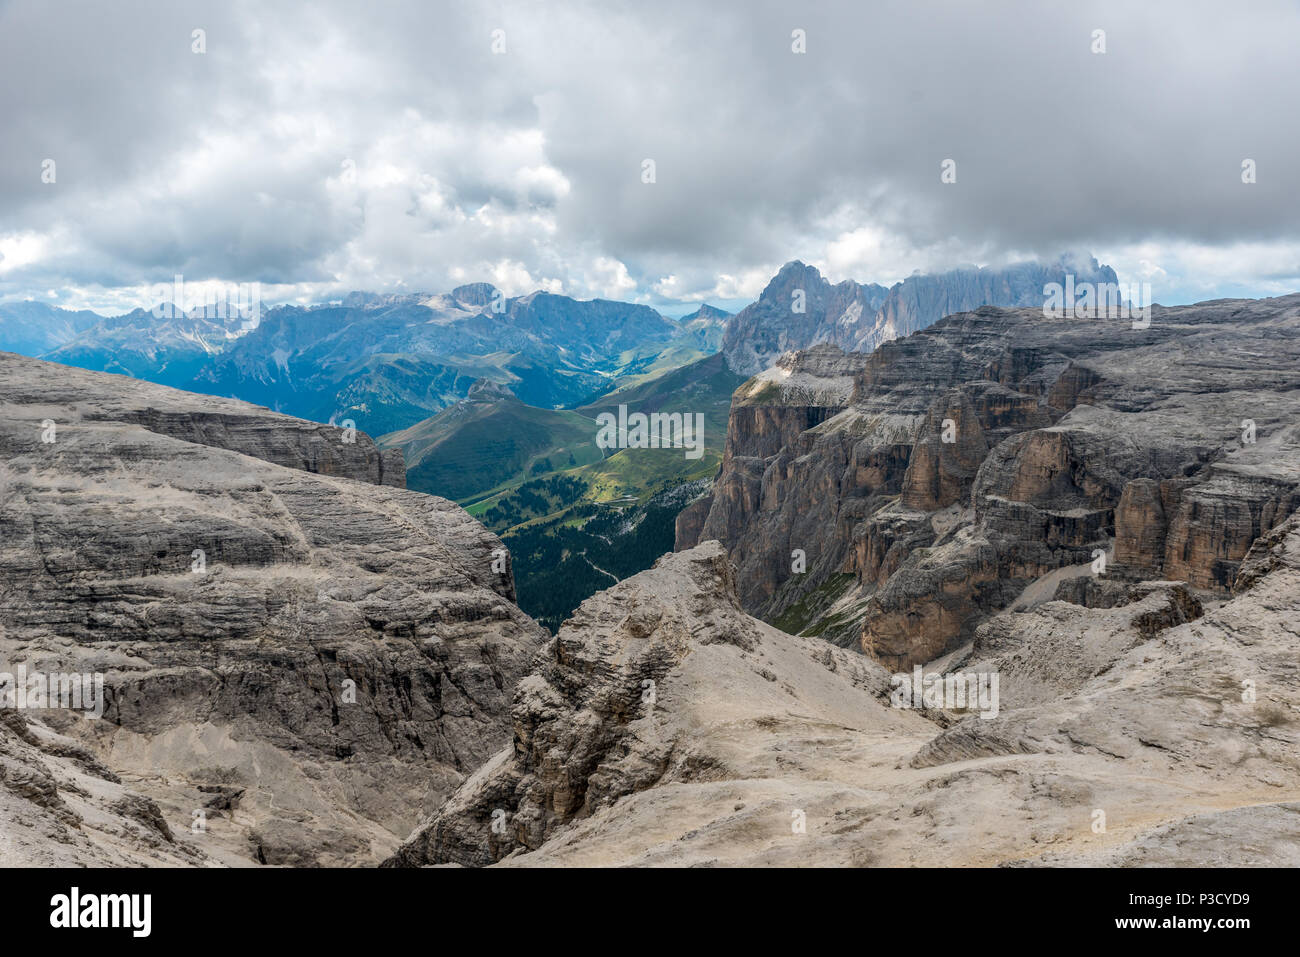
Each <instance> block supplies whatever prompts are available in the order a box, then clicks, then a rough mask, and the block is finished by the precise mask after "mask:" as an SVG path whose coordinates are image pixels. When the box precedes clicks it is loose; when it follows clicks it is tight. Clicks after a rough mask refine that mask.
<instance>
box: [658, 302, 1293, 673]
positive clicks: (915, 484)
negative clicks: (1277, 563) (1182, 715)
mask: <svg viewBox="0 0 1300 957" xmlns="http://www.w3.org/2000/svg"><path fill="white" fill-rule="evenodd" d="M1135 326H1136V327H1135ZM1298 330H1300V296H1286V297H1282V298H1278V299H1267V300H1258V301H1239V300H1233V301H1216V302H1209V303H1201V304H1199V305H1195V306H1186V307H1178V308H1171V309H1163V308H1160V307H1154V308H1153V309H1152V313H1151V315H1150V317H1149V322H1148V323H1146V324H1145V325H1144V324H1143V322H1142V321H1138V322H1137V323H1135V322H1133V321H1131V320H1130V319H1104V318H1060V319H1049V318H1045V317H1044V315H1043V311H1042V310H1041V309H1040V310H1028V309H1025V310H1008V309H997V308H991V307H990V308H982V309H979V310H977V311H975V312H973V313H963V314H958V315H954V316H950V317H948V318H946V319H944V320H943V321H941V322H939V323H937V324H935V325H933V326H931V327H929V328H928V329H925V330H923V331H921V332H919V333H917V334H915V335H912V336H909V337H907V338H905V339H900V340H896V341H894V342H890V343H886V344H884V345H882V346H880V347H879V348H878V349H876V350H875V351H874V352H873V353H871V354H870V355H861V354H851V353H850V354H845V353H839V352H838V351H836V350H834V349H833V348H832V347H821V348H819V349H816V350H809V351H806V352H802V353H797V354H794V355H791V356H789V357H787V358H785V359H783V360H782V362H781V363H779V364H778V365H777V366H775V367H774V368H773V369H771V370H769V371H767V372H765V373H763V374H761V375H759V376H756V377H754V378H753V379H751V380H749V381H748V382H747V383H746V384H745V385H743V386H741V387H740V389H738V390H737V392H736V394H735V396H734V398H733V404H732V410H731V421H730V428H729V433H728V444H727V450H726V454H725V459H724V462H723V465H722V468H721V472H720V474H719V476H718V478H717V480H716V482H715V484H714V488H713V493H712V495H711V496H710V497H708V498H706V499H704V500H702V501H701V502H698V503H696V504H695V505H694V506H692V508H691V509H690V510H688V511H687V512H686V513H684V514H683V515H682V516H681V518H680V519H679V523H678V533H679V541H678V547H680V548H685V547H689V546H691V545H692V544H694V543H695V542H696V541H699V540H707V539H718V540H720V541H722V542H723V543H724V544H725V545H726V546H727V548H728V551H729V554H730V555H731V556H732V558H733V560H734V561H735V562H736V565H737V568H738V573H737V587H738V592H739V595H740V598H741V601H742V604H743V605H744V607H745V608H746V609H747V610H749V611H750V612H752V613H754V614H757V615H759V616H760V617H764V618H766V619H769V620H773V621H778V622H780V623H781V624H782V625H783V626H784V627H786V628H787V629H793V630H796V631H805V632H807V633H810V634H818V635H821V636H823V637H825V638H828V639H831V640H834V641H836V642H838V643H841V644H844V645H851V646H857V647H860V648H861V649H862V650H863V651H865V652H866V653H868V654H870V655H871V656H873V657H875V658H876V659H877V660H879V661H880V662H882V663H883V664H885V665H886V666H887V667H889V668H908V667H911V666H912V665H913V664H916V663H919V662H926V661H930V660H932V659H934V658H936V657H938V656H940V655H943V654H946V653H948V652H951V651H953V650H954V649H956V648H957V647H958V646H960V645H962V644H963V643H965V642H969V641H971V640H972V639H973V638H974V634H975V628H976V627H977V626H978V624H979V622H980V621H981V620H982V619H983V618H984V617H986V616H987V615H989V614H990V613H992V612H996V611H999V610H1002V609H1007V608H1011V607H1013V606H1017V605H1018V606H1027V605H1031V604H1034V603H1036V602H1038V601H1041V600H1043V599H1045V598H1051V597H1052V595H1053V594H1054V593H1055V589H1056V588H1058V587H1060V586H1061V584H1062V583H1063V581H1064V580H1065V579H1067V578H1070V577H1077V576H1079V575H1091V574H1092V573H1093V570H1094V568H1093V566H1094V565H1097V566H1098V575H1097V577H1098V578H1099V579H1102V580H1104V581H1112V580H1114V581H1119V582H1135V581H1141V580H1148V579H1162V578H1163V579H1174V580H1181V581H1185V582H1186V583H1187V584H1188V585H1189V586H1190V587H1191V588H1193V589H1196V590H1198V591H1200V592H1204V593H1206V594H1207V595H1208V596H1211V597H1222V596H1224V595H1227V594H1228V593H1229V592H1230V590H1231V588H1232V587H1233V584H1234V580H1235V579H1236V577H1237V576H1238V574H1239V572H1240V568H1241V562H1242V560H1243V559H1244V557H1245V556H1246V554H1247V552H1248V550H1249V549H1250V547H1251V545H1252V543H1253V542H1255V541H1256V539H1258V538H1259V536H1261V535H1264V534H1266V533H1268V531H1269V530H1270V529H1272V528H1273V527H1275V526H1276V525H1277V524H1278V523H1280V522H1281V521H1282V520H1283V519H1285V518H1286V517H1287V516H1288V515H1289V514H1290V513H1291V512H1292V511H1293V510H1294V509H1295V508H1296V507H1297V505H1300V431H1298V429H1300V426H1298V425H1297V422H1300V416H1298V414H1297V413H1300V345H1297V335H1296V333H1297V331H1298ZM1099 562H1105V563H1106V564H1105V565H1104V566H1102V565H1099V564H1098V563H1099ZM1103 591H1104V589H1103V588H1093V589H1084V590H1083V591H1081V592H1080V593H1081V594H1084V595H1085V596H1091V595H1094V594H1100V593H1101V592H1103Z"/></svg>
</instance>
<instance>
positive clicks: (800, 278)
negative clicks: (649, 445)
mask: <svg viewBox="0 0 1300 957" xmlns="http://www.w3.org/2000/svg"><path fill="white" fill-rule="evenodd" d="M1067 274H1069V275H1071V276H1073V277H1074V278H1075V280H1077V281H1078V282H1080V283H1084V282H1086V283H1115V282H1116V276H1115V272H1114V270H1113V269H1111V268H1110V267H1109V266H1101V265H1098V263H1097V261H1096V260H1095V259H1093V260H1090V261H1088V262H1084V263H1075V262H1073V261H1071V260H1067V259H1066V258H1062V259H1061V260H1060V261H1058V262H1054V263H1039V262H1023V263H1016V264H1013V265H1010V266H1005V267H992V266H990V267H985V268H978V267H975V266H968V267H965V268H960V269H953V270H950V271H948V272H944V273H934V274H927V273H917V274H915V275H912V276H909V277H907V278H906V279H904V280H903V281H901V282H897V283H895V284H894V285H893V286H891V287H890V288H888V289H886V288H885V287H884V286H882V285H880V284H879V283H866V284H863V283H857V282H854V281H853V280H851V279H846V280H844V281H843V282H840V283H836V284H834V285H832V284H831V283H830V282H828V281H827V280H826V279H825V278H824V277H823V276H822V274H821V273H820V272H819V271H818V270H817V269H815V268H814V267H812V266H808V265H805V264H804V263H802V262H799V261H797V260H796V261H794V262H789V263H786V264H785V265H784V266H782V267H781V270H780V271H779V272H778V273H777V274H776V276H774V277H773V278H772V281H771V282H769V283H768V284H767V287H766V288H765V289H764V290H763V292H762V295H760V296H759V297H758V300H757V301H755V302H754V303H752V304H750V305H749V306H746V307H745V308H744V309H742V310H741V311H740V312H738V313H737V314H736V315H735V316H733V317H731V318H730V319H729V320H727V325H726V329H725V331H724V333H723V338H722V352H723V354H724V355H725V356H726V357H727V364H728V365H730V366H731V368H732V370H733V371H735V372H738V373H740V374H742V375H754V374H755V373H757V372H760V371H762V370H763V369H765V368H766V367H767V366H769V365H770V364H771V363H772V362H773V360H775V359H776V358H777V357H778V356H780V355H781V354H782V353H785V352H789V351H791V350H798V349H807V348H810V347H812V346H815V345H819V344H822V343H830V344H832V345H837V346H839V347H840V348H841V349H843V350H845V351H846V352H870V351H871V350H872V349H875V348H876V347H877V346H879V345H880V344H881V343H884V342H889V341H891V340H893V339H898V338H900V337H902V336H907V335H911V334H912V333H913V332H917V331H919V330H921V329H924V328H926V327H927V326H929V325H931V324H933V323H935V322H937V321H938V320H940V319H942V318H943V317H944V316H947V315H950V314H951V313H955V312H965V311H968V310H971V309H975V308H978V307H979V306H984V305H990V306H1030V305H1034V304H1041V303H1042V301H1043V286H1044V285H1045V284H1047V283H1053V282H1056V283H1064V282H1065V281H1066V279H1065V277H1066V275H1067Z"/></svg>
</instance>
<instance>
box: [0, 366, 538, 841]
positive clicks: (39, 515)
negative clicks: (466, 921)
mask: <svg viewBox="0 0 1300 957" xmlns="http://www.w3.org/2000/svg"><path fill="white" fill-rule="evenodd" d="M0 383H2V387H0V459H2V461H3V467H2V468H0V662H3V667H0V672H5V673H8V674H15V673H16V670H17V668H18V667H19V666H22V667H24V668H25V669H26V671H27V672H28V673H33V672H39V673H44V674H77V675H101V676H102V680H103V716H102V717H100V718H99V719H98V720H94V719H90V718H87V717H85V716H84V715H83V714H82V713H79V712H78V711H71V710H67V709H60V710H50V709H41V710H23V709H14V708H11V709H9V710H6V709H0V714H3V716H4V724H3V726H2V727H0V815H3V824H2V826H0V831H3V833H4V835H5V838H4V844H3V845H2V846H0V847H2V850H3V857H2V859H3V860H4V861H5V862H6V863H8V862H28V863H30V862H33V861H47V862H50V863H89V862H96V861H97V862H101V863H141V862H145V861H149V862H154V863H160V862H170V863H177V862H181V861H190V862H197V861H200V860H203V861H207V860H211V861H215V862H219V863H231V864H241V863H242V864H253V863H257V862H262V863H272V864H273V863H282V864H329V863H335V864H337V863H354V864H355V863H365V862H367V861H374V860H378V859H380V858H382V857H384V856H386V855H387V854H388V853H391V851H392V850H393V848H394V847H396V845H397V842H398V841H399V840H400V839H401V838H402V837H404V836H406V834H407V833H408V832H409V831H410V829H411V828H412V827H413V826H414V824H415V823H416V822H417V821H418V820H419V819H420V817H421V815H422V814H425V813H429V812H431V811H432V810H433V809H435V808H436V807H437V806H438V805H439V804H440V803H441V800H442V798H443V797H444V796H445V795H446V794H448V793H450V791H451V790H452V789H454V788H455V786H456V785H457V784H458V783H459V782H460V780H461V779H462V777H464V776H465V775H466V774H468V773H470V772H472V771H473V770H474V769H475V768H477V767H478V766H479V765H480V764H481V763H482V761H483V760H484V759H485V758H486V757H488V756H489V755H490V754H492V753H493V752H494V751H495V750H496V749H497V747H498V746H499V744H500V743H501V742H503V741H504V740H505V737H506V734H507V726H508V725H507V722H508V716H507V712H508V709H509V701H510V690H511V688H512V687H513V685H514V683H515V681H516V680H517V679H518V677H519V676H520V675H521V674H522V673H523V670H524V668H525V666H526V664H527V662H528V660H529V659H530V657H531V655H532V652H533V651H534V650H535V648H536V647H537V645H538V644H539V642H540V640H541V638H542V637H543V636H544V632H543V631H542V630H541V629H540V628H539V627H538V626H537V625H535V624H534V623H533V622H532V621H531V620H530V619H528V617H527V616H525V615H524V614H523V613H522V612H520V611H519V610H518V608H516V607H515V605H514V603H513V598H514V582H513V576H512V574H511V571H510V568H509V563H508V558H507V556H506V555H505V552H504V549H502V548H501V546H500V542H499V540H498V539H496V537H495V536H493V535H492V534H490V533H489V532H487V530H486V529H484V528H483V527H482V526H481V525H479V524H478V523H477V522H475V521H473V520H472V519H470V518H469V516H467V515H466V514H465V513H464V512H463V511H461V510H460V509H459V508H457V507H456V506H454V505H452V504H451V503H450V502H447V501H445V500H442V499H439V498H436V497H433V496H428V495H423V494H420V493H416V492H409V491H406V490H405V489H404V488H402V487H401V485H402V484H403V483H402V472H401V469H400V454H399V455H397V456H396V457H394V456H393V455H392V454H381V453H380V452H379V451H378V450H377V449H376V448H375V446H374V443H373V442H372V441H371V440H370V439H369V437H368V436H366V435H364V434H363V433H351V434H350V433H349V430H346V429H337V428H331V427H328V426H323V425H317V424H315V423H310V422H304V421H301V420H297V419H292V418H289V417H287V416H281V415H276V414H274V413H271V412H268V411H267V410H265V409H259V408H257V407H254V406H249V405H246V404H244V403H240V402H235V401H231V400H221V399H214V398H211V397H207V396H198V395H191V394H188V393H180V392H176V391H174V390H171V389H167V388H163V387H159V386H154V385H150V384H147V383H142V382H137V381H135V380H131V379H127V378H123V377H119V376H111V375H104V374H101V373H91V372H83V371H80V370H74V369H69V368H64V367H60V366H55V365H52V364H50V363H44V362H40V361H36V360H31V359H24V358H21V357H18V356H14V355H10V354H0ZM11 690H12V689H11ZM196 822H200V823H201V828H200V829H199V830H197V831H196V830H195V828H199V827H200V825H199V823H196Z"/></svg>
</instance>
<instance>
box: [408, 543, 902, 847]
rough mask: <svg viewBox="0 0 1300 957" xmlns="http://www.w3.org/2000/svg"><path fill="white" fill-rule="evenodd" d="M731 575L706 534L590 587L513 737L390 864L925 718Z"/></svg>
mask: <svg viewBox="0 0 1300 957" xmlns="http://www.w3.org/2000/svg"><path fill="white" fill-rule="evenodd" d="M731 575H732V573H731V567H730V563H729V562H728V560H727V557H726V554H725V553H724V552H723V550H722V547H721V546H720V545H719V544H718V543H717V542H709V543H706V544H704V545H700V546H698V547H696V548H694V549H691V550H689V551H685V552H678V553H675V554H673V555H670V556H665V557H664V558H662V559H661V560H660V561H659V562H658V563H657V564H656V565H655V567H654V568H653V569H650V570H649V571H645V572H642V573H641V574H639V575H637V576H635V577H633V578H631V579H628V580H627V581H625V582H623V583H620V584H619V585H616V586H614V587H613V588H611V589H610V590H609V591H607V592H602V593H601V594H599V595H596V596H595V597H593V598H591V599H588V600H587V601H586V602H585V603H584V604H583V605H582V607H581V608H580V609H579V610H578V612H577V614H575V615H574V617H573V618H572V619H570V620H569V621H568V622H567V623H566V624H565V625H564V627H563V628H562V629H561V630H560V633H559V634H558V635H557V636H556V637H555V638H554V639H553V640H552V641H551V642H550V644H548V645H547V646H546V647H545V648H543V649H542V651H540V652H539V653H538V655H537V658H536V660H535V661H534V664H533V671H532V673H531V674H530V675H529V676H528V677H527V678H525V679H524V680H523V681H522V682H521V683H520V685H519V689H518V691H517V692H516V697H515V706H514V742H513V744H512V746H511V747H510V748H508V749H507V750H505V751H503V752H501V753H500V754H498V755H497V756H496V757H495V758H493V759H492V760H491V761H490V762H488V764H486V765H485V766H484V767H483V768H482V769H481V770H480V771H479V772H478V773H477V774H475V775H474V776H473V778H471V779H470V780H469V781H467V782H466V783H465V785H463V786H462V787H461V789H460V790H459V791H458V792H457V793H456V794H455V795H454V796H453V797H452V798H451V800H449V801H448V803H447V805H446V806H445V807H444V808H443V809H442V810H441V812H440V813H439V814H438V815H437V816H436V817H435V818H434V819H433V820H432V821H430V822H429V823H428V824H426V825H425V826H424V827H422V828H421V829H420V830H419V831H418V832H417V833H416V834H415V835H414V836H413V837H412V838H411V840H410V841H408V842H407V843H406V844H405V845H403V847H402V849H401V850H400V851H399V852H398V853H397V854H396V855H395V856H394V857H393V858H392V860H391V861H390V862H389V863H390V864H392V865H395V866H412V865H420V864H428V863H449V862H454V863H460V864H490V863H493V862H494V861H498V860H501V859H502V858H505V857H507V856H509V855H511V854H514V853H519V852H526V851H530V850H537V849H538V848H541V847H544V846H547V843H548V841H550V840H552V839H553V838H554V837H555V835H557V834H558V833H560V832H561V831H562V830H563V829H564V827H565V826H566V825H569V824H571V823H572V822H575V821H582V820H589V819H591V818H593V816H595V815H599V814H601V813H602V812H606V811H609V810H610V809H611V808H613V807H614V806H615V805H620V806H621V804H620V802H621V801H622V800H623V799H625V798H628V797H630V796H632V795H635V794H637V793H638V792H643V791H646V790H647V789H652V788H653V789H669V790H675V789H679V788H685V787H691V786H693V785H697V784H701V783H704V782H722V781H730V780H733V779H736V778H748V777H751V776H754V775H755V773H756V772H755V765H756V764H762V765H765V766H766V767H767V769H768V772H770V773H773V774H776V773H779V771H778V769H779V768H780V767H781V766H782V765H785V766H786V768H787V769H793V768H795V767H798V766H799V764H800V763H801V762H802V760H803V753H802V748H801V743H802V742H803V741H805V740H807V739H808V738H814V739H815V738H817V737H819V736H820V735H822V734H824V733H828V732H829V733H836V732H838V731H839V730H841V729H844V728H851V729H853V730H854V731H855V732H858V733H862V734H864V735H869V734H880V733H883V732H885V731H888V730H898V731H900V732H901V733H902V734H903V735H904V737H906V736H907V735H908V734H915V733H917V731H919V730H922V729H924V728H926V727H927V726H928V723H927V722H925V721H924V720H923V719H921V718H919V717H917V716H916V715H909V714H904V713H902V712H893V711H891V710H890V709H889V708H888V707H887V706H885V705H882V704H881V702H880V700H878V697H877V696H879V695H881V694H883V693H884V692H885V691H886V690H887V688H888V682H887V678H886V675H885V673H884V672H883V671H882V670H881V669H880V668H879V666H877V665H875V664H874V663H872V662H870V661H868V660H867V659H865V658H863V657H861V656H858V655H853V654H851V653H846V652H844V651H841V650H840V649H837V648H831V647H830V646H828V645H825V644H824V643H821V642H817V641H813V640H809V639H803V638H793V637H790V636H788V635H783V634H782V633H780V632H778V631H776V630H775V629H773V628H770V627H769V626H766V625H763V624H762V623H761V622H758V621H756V620H755V619H753V618H750V617H749V616H748V615H746V614H744V612H742V611H741V610H740V607H739V605H738V604H737V602H736V598H735V592H734V584H733V582H732V580H731ZM763 752H766V753H763ZM787 813H788V812H787ZM665 823H666V824H668V826H670V827H671V826H676V825H675V823H670V822H665Z"/></svg>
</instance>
